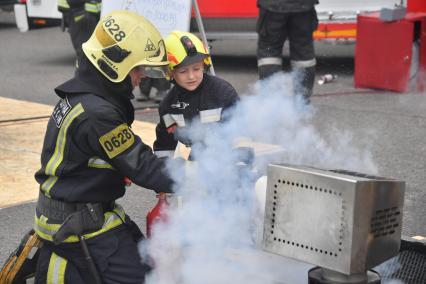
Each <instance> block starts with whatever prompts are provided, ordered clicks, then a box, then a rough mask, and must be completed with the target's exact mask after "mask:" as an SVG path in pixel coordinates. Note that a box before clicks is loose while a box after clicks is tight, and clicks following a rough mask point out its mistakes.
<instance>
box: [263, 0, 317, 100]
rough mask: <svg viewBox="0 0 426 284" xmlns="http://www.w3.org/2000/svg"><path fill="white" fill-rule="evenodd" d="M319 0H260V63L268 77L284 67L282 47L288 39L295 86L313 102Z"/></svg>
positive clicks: (297, 93) (306, 98) (295, 90)
mask: <svg viewBox="0 0 426 284" xmlns="http://www.w3.org/2000/svg"><path fill="white" fill-rule="evenodd" d="M316 4H318V0H257V6H258V7H259V17H258V20H257V27H256V29H257V33H258V43H257V66H258V71H259V78H260V79H264V78H267V77H269V76H271V75H272V74H274V73H276V72H279V71H282V50H283V46H284V42H285V41H286V40H287V39H288V40H289V45H290V61H291V67H292V70H293V76H294V77H293V78H294V80H293V89H294V94H295V95H301V96H303V97H304V98H305V100H306V102H309V98H310V96H311V95H312V90H313V85H314V79H315V65H316V59H315V52H314V41H313V35H312V34H313V32H314V31H315V30H316V28H317V26H318V18H317V13H316V10H315V5H316Z"/></svg>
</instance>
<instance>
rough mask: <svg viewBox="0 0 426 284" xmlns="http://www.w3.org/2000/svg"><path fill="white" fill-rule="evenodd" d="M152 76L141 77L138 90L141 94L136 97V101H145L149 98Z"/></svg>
mask: <svg viewBox="0 0 426 284" xmlns="http://www.w3.org/2000/svg"><path fill="white" fill-rule="evenodd" d="M152 80H153V79H152V78H149V77H145V78H142V80H141V82H140V83H139V90H140V91H141V96H140V98H138V99H137V100H138V101H147V100H149V94H150V93H151V88H152Z"/></svg>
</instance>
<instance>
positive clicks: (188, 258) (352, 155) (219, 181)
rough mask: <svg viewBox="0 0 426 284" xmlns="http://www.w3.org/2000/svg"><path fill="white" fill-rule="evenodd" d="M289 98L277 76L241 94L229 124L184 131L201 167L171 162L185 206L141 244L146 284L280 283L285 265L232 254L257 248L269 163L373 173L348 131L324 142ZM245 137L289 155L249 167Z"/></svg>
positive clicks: (306, 109)
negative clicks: (259, 187) (239, 148)
mask: <svg viewBox="0 0 426 284" xmlns="http://www.w3.org/2000/svg"><path fill="white" fill-rule="evenodd" d="M291 93H292V90H291V77H290V76H289V75H283V74H277V75H275V76H273V77H271V78H270V79H268V80H264V81H262V82H258V83H256V84H255V85H254V87H253V90H252V93H251V94H249V95H246V96H242V97H241V101H240V102H239V103H238V104H237V106H236V107H235V109H233V110H232V112H231V113H229V117H228V120H227V121H226V122H225V123H222V124H210V125H208V127H206V125H205V124H204V125H201V124H194V125H192V126H191V127H190V128H188V129H187V131H186V133H185V134H186V135H188V137H190V138H191V139H192V140H195V141H202V142H200V143H195V144H194V145H193V146H192V149H193V153H194V156H195V160H196V162H189V163H187V165H186V167H185V168H183V167H182V165H181V164H180V163H173V162H172V163H170V171H171V173H172V175H173V178H174V180H175V181H176V182H177V192H176V195H177V196H179V198H181V200H182V205H181V206H171V207H170V208H169V212H168V216H169V220H168V223H167V224H165V225H164V224H158V225H157V226H155V227H154V228H153V234H152V235H153V236H152V238H151V239H150V240H149V241H148V242H145V243H143V244H142V246H143V248H144V249H143V251H144V252H147V253H148V254H149V255H150V256H151V257H152V258H153V259H154V262H155V269H154V270H153V272H152V273H151V274H150V275H149V276H148V277H147V283H156V284H173V283H185V284H200V283H203V284H208V283H212V284H213V283H214V284H221V283H241V284H257V283H262V284H268V283H280V282H278V281H277V280H276V279H277V278H276V277H279V276H278V275H279V274H281V273H282V270H285V269H286V268H285V267H282V268H281V269H275V270H273V269H268V267H275V266H274V264H273V263H270V264H271V265H268V264H267V263H265V261H262V262H261V261H260V260H257V259H256V257H253V258H252V259H251V261H247V259H245V261H244V262H243V261H238V260H237V259H236V256H235V253H232V252H233V251H240V252H242V251H246V252H249V251H251V252H253V251H255V250H256V246H257V244H256V235H255V234H256V232H257V231H258V228H256V227H255V226H256V223H255V222H254V220H255V219H256V218H255V217H254V216H253V215H254V214H256V212H258V211H257V208H256V204H257V203H256V198H255V192H254V182H255V180H256V178H258V177H259V176H260V175H262V174H263V173H264V172H265V167H266V165H267V164H268V163H270V162H272V161H273V162H276V161H277V160H278V161H279V162H285V163H291V164H304V165H309V166H315V167H323V168H330V167H331V168H334V169H336V168H342V169H348V170H355V171H363V172H369V173H375V172H376V167H375V165H374V163H373V162H372V159H371V156H370V154H369V151H367V150H360V149H357V147H355V146H354V145H353V143H352V141H353V139H354V138H353V137H352V135H351V133H350V132H349V131H336V130H334V131H333V132H332V134H331V136H329V137H327V139H325V138H323V137H322V136H321V134H320V133H319V132H318V131H317V130H316V129H315V127H313V125H312V123H311V121H312V119H315V113H314V110H313V108H312V107H310V106H306V105H304V104H303V102H302V100H300V99H298V98H295V97H292V96H289V95H288V94H291ZM241 137H245V139H246V140H249V141H255V142H256V143H262V144H276V145H279V146H280V147H281V148H282V149H284V152H281V153H284V155H278V156H277V155H269V156H268V155H263V156H262V157H259V158H258V159H255V161H254V165H253V167H251V168H248V167H245V166H244V163H237V162H238V160H239V158H240V157H239V156H238V154H237V153H236V152H235V151H233V150H232V149H233V146H234V144H235V141H236V140H238V139H239V138H241ZM175 164H178V166H176V165H175ZM236 164H239V166H236ZM253 169H255V172H253ZM251 255H255V254H251ZM237 258H238V257H237ZM280 270H281V271H280ZM274 271H275V272H274ZM274 273H278V275H277V276H276V277H275V276H274ZM293 283H294V282H293Z"/></svg>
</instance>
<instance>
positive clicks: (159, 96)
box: [153, 78, 171, 103]
mask: <svg viewBox="0 0 426 284" xmlns="http://www.w3.org/2000/svg"><path fill="white" fill-rule="evenodd" d="M170 86H171V83H170V81H169V80H167V79H166V78H156V79H153V87H154V88H156V89H157V93H156V95H155V98H154V101H155V102H156V103H160V102H161V101H162V100H163V99H164V97H165V96H166V94H167V91H168V90H169V89H170Z"/></svg>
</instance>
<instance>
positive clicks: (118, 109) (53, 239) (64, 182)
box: [34, 11, 174, 284]
mask: <svg viewBox="0 0 426 284" xmlns="http://www.w3.org/2000/svg"><path fill="white" fill-rule="evenodd" d="M83 52H84V57H82V60H81V62H80V66H79V67H78V69H77V71H76V74H75V76H74V78H72V79H71V80H69V81H67V82H65V83H63V84H62V85H60V86H58V87H57V88H56V89H55V92H56V94H57V95H58V96H59V97H60V100H59V102H58V103H57V105H56V106H55V107H54V109H53V112H52V115H51V117H50V120H49V122H48V125H47V130H46V134H45V138H44V144H43V150H42V154H41V169H40V170H39V171H37V173H36V174H35V178H36V180H37V182H38V183H39V184H40V193H39V198H38V201H37V206H36V213H35V224H34V230H35V232H36V234H37V235H38V236H39V237H40V238H41V239H42V240H43V243H44V244H43V247H42V248H41V251H40V256H39V260H38V265H37V271H36V280H35V283H37V284H41V283H43V284H45V283H90V284H92V283H143V282H144V277H145V274H146V273H147V271H149V269H150V267H149V266H148V265H146V264H144V262H143V260H142V259H141V257H140V255H139V253H138V247H137V242H138V241H139V240H140V239H141V238H143V234H142V233H141V231H140V230H139V228H138V226H137V225H136V224H135V223H134V222H132V221H131V220H130V218H129V217H128V216H127V215H126V213H125V211H124V209H123V208H122V207H121V206H120V205H119V204H117V203H116V200H117V199H118V198H120V197H122V196H123V195H124V194H125V185H126V183H127V181H128V180H131V181H132V182H134V183H135V184H137V185H139V186H142V187H144V188H148V189H152V190H154V191H156V192H158V193H159V192H165V193H170V192H172V187H173V184H174V183H173V181H172V180H171V178H170V177H169V175H168V173H167V172H166V171H165V162H166V161H165V160H163V159H159V158H157V157H156V156H155V155H154V154H153V152H152V149H151V148H150V147H149V146H147V145H146V144H144V143H143V142H142V140H141V138H139V137H138V136H137V135H136V134H135V133H133V131H132V129H131V125H132V122H133V120H134V108H133V105H132V103H131V99H132V98H133V95H132V90H133V89H134V88H135V87H137V86H138V85H139V83H140V80H141V79H142V78H143V77H145V76H151V77H160V76H163V77H165V76H168V61H167V55H166V51H165V45H164V41H163V39H162V38H161V36H160V33H159V32H158V31H157V30H156V28H155V27H154V26H153V25H152V24H151V23H150V22H148V21H147V20H146V19H145V18H143V17H142V16H139V15H137V14H135V13H133V12H129V11H114V12H112V13H111V14H108V15H106V16H105V17H104V18H103V19H101V21H100V22H99V24H98V25H97V26H96V29H95V31H94V33H93V34H92V36H91V37H90V39H89V40H88V41H87V42H86V43H84V44H83Z"/></svg>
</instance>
